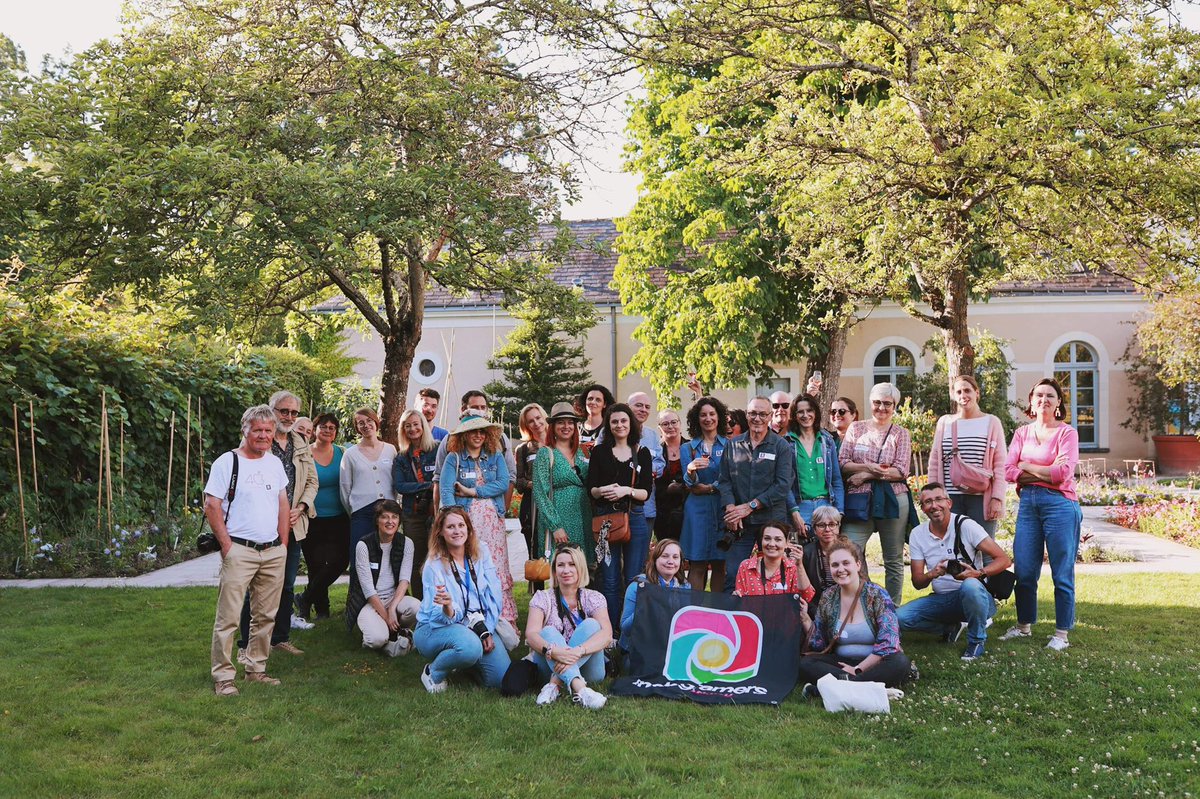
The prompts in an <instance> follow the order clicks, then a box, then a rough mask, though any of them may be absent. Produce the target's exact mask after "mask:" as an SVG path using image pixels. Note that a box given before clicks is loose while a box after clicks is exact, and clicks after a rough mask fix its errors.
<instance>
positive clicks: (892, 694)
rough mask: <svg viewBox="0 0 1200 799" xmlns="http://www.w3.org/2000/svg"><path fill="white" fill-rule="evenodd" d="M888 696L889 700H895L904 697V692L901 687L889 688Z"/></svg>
mask: <svg viewBox="0 0 1200 799" xmlns="http://www.w3.org/2000/svg"><path fill="white" fill-rule="evenodd" d="M885 690H886V691H887V698H888V701H889V702H895V701H896V700H897V699H903V698H904V692H903V691H901V690H900V689H899V688H887V689H885Z"/></svg>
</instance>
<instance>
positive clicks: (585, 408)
mask: <svg viewBox="0 0 1200 799" xmlns="http://www.w3.org/2000/svg"><path fill="white" fill-rule="evenodd" d="M614 402H616V399H614V398H613V395H612V392H611V391H609V390H608V389H607V388H605V387H604V386H602V385H600V384H599V383H596V384H593V385H590V386H588V387H587V388H585V389H584V390H583V391H581V392H580V393H579V396H578V397H576V398H575V412H576V413H578V414H579V417H580V418H581V419H583V424H581V425H580V426H579V447H580V449H582V450H583V454H584V457H589V458H590V457H591V455H592V447H594V446H596V443H597V442H598V441H599V440H600V436H601V435H602V434H603V432H602V431H603V430H604V417H605V414H606V413H607V412H608V409H609V408H611V407H612V404H613V403H614Z"/></svg>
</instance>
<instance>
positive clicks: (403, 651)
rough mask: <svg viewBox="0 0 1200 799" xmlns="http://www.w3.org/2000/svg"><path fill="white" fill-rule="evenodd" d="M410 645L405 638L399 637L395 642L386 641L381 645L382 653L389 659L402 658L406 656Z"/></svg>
mask: <svg viewBox="0 0 1200 799" xmlns="http://www.w3.org/2000/svg"><path fill="white" fill-rule="evenodd" d="M410 647H411V644H410V643H409V640H408V638H407V637H405V636H403V635H401V636H400V637H399V638H397V639H396V640H395V641H388V642H387V643H386V644H384V645H383V653H384V654H385V655H387V656H388V657H390V658H395V657H404V656H405V655H407V654H408V652H409V649H410Z"/></svg>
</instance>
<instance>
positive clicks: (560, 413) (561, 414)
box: [550, 402, 579, 422]
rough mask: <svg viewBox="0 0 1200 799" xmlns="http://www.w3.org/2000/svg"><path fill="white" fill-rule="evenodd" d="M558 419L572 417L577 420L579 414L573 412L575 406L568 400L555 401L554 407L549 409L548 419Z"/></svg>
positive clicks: (554, 420) (552, 420) (553, 420)
mask: <svg viewBox="0 0 1200 799" xmlns="http://www.w3.org/2000/svg"><path fill="white" fill-rule="evenodd" d="M559 419H573V420H574V421H576V422H578V421H579V414H577V413H575V406H574V405H572V404H571V403H569V402H556V403H554V407H553V408H551V409H550V421H551V422H557V421H558V420H559Z"/></svg>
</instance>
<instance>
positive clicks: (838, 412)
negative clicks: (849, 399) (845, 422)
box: [829, 408, 850, 416]
mask: <svg viewBox="0 0 1200 799" xmlns="http://www.w3.org/2000/svg"><path fill="white" fill-rule="evenodd" d="M848 413H850V409H849V408H830V409H829V415H830V416H845V415H846V414H848Z"/></svg>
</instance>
